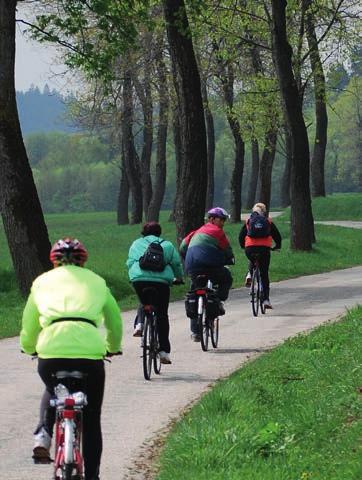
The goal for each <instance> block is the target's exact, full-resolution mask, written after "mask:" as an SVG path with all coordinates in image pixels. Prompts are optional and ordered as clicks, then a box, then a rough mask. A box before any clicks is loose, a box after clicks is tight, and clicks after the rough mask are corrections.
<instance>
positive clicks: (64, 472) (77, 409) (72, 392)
mask: <svg viewBox="0 0 362 480" xmlns="http://www.w3.org/2000/svg"><path fill="white" fill-rule="evenodd" d="M54 378H55V380H56V382H55V383H56V385H55V387H54V398H52V399H51V400H50V406H52V407H54V408H55V412H56V413H55V457H54V480H83V479H84V467H83V464H84V462H83V455H82V429H83V407H85V406H86V405H87V395H86V394H85V393H84V391H83V390H84V383H85V379H86V375H85V374H83V373H82V372H79V371H76V370H75V371H71V372H70V371H65V370H62V371H58V372H56V373H55V375H54Z"/></svg>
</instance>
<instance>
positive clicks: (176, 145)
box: [169, 106, 181, 222]
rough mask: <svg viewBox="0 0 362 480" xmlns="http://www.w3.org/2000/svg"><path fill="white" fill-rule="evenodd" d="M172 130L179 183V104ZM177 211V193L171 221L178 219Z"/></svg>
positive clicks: (175, 111) (174, 112)
mask: <svg viewBox="0 0 362 480" xmlns="http://www.w3.org/2000/svg"><path fill="white" fill-rule="evenodd" d="M172 131H173V144H174V149H175V162H176V184H177V179H178V178H179V177H180V172H181V127H180V118H179V111H178V107H177V106H175V107H174V110H173V116H172ZM175 211H176V195H175V200H174V202H173V208H172V212H171V213H170V218H169V221H170V222H174V221H175V219H176V216H175Z"/></svg>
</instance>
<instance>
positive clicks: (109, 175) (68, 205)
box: [25, 132, 120, 212]
mask: <svg viewBox="0 0 362 480" xmlns="http://www.w3.org/2000/svg"><path fill="white" fill-rule="evenodd" d="M25 144H26V148H27V152H28V155H29V159H30V164H31V166H32V167H33V174H34V178H35V183H36V185H37V189H38V193H39V197H40V200H41V203H42V206H43V209H44V210H45V211H46V212H63V211H67V212H86V211H94V210H95V211H100V210H114V208H115V206H116V199H117V194H118V189H119V176H120V174H119V167H118V164H119V163H120V161H119V159H117V158H112V155H113V152H112V151H111V148H110V147H109V146H108V145H105V144H103V143H102V142H101V141H100V140H99V139H98V138H97V137H96V136H90V135H86V134H73V135H66V134H62V133H59V132H58V133H56V132H53V133H50V134H44V133H39V134H33V135H29V136H28V137H27V138H26V139H25Z"/></svg>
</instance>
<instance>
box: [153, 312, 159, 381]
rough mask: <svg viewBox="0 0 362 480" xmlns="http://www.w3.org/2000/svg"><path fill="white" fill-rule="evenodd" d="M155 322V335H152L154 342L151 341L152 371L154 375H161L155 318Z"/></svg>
mask: <svg viewBox="0 0 362 480" xmlns="http://www.w3.org/2000/svg"><path fill="white" fill-rule="evenodd" d="M154 322H155V335H154V341H153V347H154V348H153V370H154V372H155V373H156V375H159V374H160V373H161V359H160V354H159V351H160V341H159V339H158V331H157V320H156V318H155V319H154Z"/></svg>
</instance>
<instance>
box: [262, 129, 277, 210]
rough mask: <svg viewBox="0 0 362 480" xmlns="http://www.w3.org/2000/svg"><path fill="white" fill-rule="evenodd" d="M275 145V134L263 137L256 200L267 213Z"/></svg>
mask: <svg viewBox="0 0 362 480" xmlns="http://www.w3.org/2000/svg"><path fill="white" fill-rule="evenodd" d="M276 143H277V134H276V132H274V131H270V132H268V133H267V134H266V136H265V146H264V151H263V155H262V157H261V161H260V166H259V182H258V193H257V199H258V201H259V202H262V203H264V204H265V205H266V207H267V211H268V212H269V209H270V197H271V179H272V171H273V162H274V158H275V150H276Z"/></svg>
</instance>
